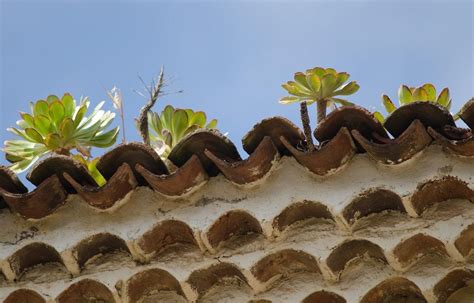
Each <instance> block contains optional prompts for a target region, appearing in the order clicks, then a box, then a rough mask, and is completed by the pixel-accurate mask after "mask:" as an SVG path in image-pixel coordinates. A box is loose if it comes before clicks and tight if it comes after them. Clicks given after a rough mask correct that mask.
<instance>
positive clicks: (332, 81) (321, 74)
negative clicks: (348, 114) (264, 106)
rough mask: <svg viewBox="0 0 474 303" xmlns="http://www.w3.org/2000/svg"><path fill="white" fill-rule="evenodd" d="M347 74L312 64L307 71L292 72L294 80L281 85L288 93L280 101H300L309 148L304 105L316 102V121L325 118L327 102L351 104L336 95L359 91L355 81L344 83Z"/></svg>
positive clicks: (310, 144)
mask: <svg viewBox="0 0 474 303" xmlns="http://www.w3.org/2000/svg"><path fill="white" fill-rule="evenodd" d="M349 77H350V75H349V74H348V73H346V72H337V71H336V70H335V69H333V68H326V69H325V68H322V67H315V68H312V69H308V70H306V72H297V73H295V75H294V81H288V82H287V83H284V84H282V87H283V88H284V89H285V90H286V91H287V92H288V93H289V94H290V96H286V97H283V98H281V99H280V103H281V104H290V103H295V102H299V103H300V106H301V119H302V122H303V128H304V130H305V136H306V141H307V144H308V148H309V149H310V150H312V149H313V148H314V146H313V144H312V137H311V127H310V125H309V116H308V114H307V109H306V106H307V105H310V104H312V103H316V107H317V122H318V124H319V123H320V122H321V121H322V120H323V119H324V118H325V117H326V111H327V108H328V107H329V106H330V105H334V106H335V105H336V104H341V105H353V103H351V102H349V101H347V100H345V99H342V98H339V96H347V95H352V94H354V93H355V92H357V91H358V90H359V85H358V84H357V83H356V82H355V81H351V82H348V83H347V81H348V80H349Z"/></svg>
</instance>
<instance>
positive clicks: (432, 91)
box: [422, 83, 436, 102]
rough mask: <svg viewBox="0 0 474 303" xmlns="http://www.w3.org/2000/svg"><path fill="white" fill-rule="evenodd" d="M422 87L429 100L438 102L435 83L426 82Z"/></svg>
mask: <svg viewBox="0 0 474 303" xmlns="http://www.w3.org/2000/svg"><path fill="white" fill-rule="evenodd" d="M422 87H423V89H424V90H425V92H426V94H427V95H428V101H430V102H436V88H435V87H434V85H433V84H431V83H426V84H423V86H422Z"/></svg>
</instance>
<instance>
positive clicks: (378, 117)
mask: <svg viewBox="0 0 474 303" xmlns="http://www.w3.org/2000/svg"><path fill="white" fill-rule="evenodd" d="M374 117H375V119H377V120H378V121H379V122H380V123H381V124H383V123H384V122H385V118H384V116H383V115H382V114H381V113H380V112H374Z"/></svg>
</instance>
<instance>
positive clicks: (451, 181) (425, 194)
mask: <svg viewBox="0 0 474 303" xmlns="http://www.w3.org/2000/svg"><path fill="white" fill-rule="evenodd" d="M449 199H467V200H470V201H471V202H474V190H472V189H470V188H469V186H468V185H467V183H466V182H465V181H462V180H459V179H457V178H455V177H452V176H446V177H443V178H441V179H435V180H429V181H426V182H424V183H422V184H420V185H418V187H417V189H416V191H415V192H414V193H413V195H412V197H411V203H412V205H413V207H414V208H415V211H416V212H417V214H418V215H421V214H422V213H423V212H424V211H425V210H426V209H427V208H428V207H430V206H431V205H433V204H435V203H439V202H442V201H446V200H449Z"/></svg>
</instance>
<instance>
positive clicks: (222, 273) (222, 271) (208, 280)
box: [186, 262, 249, 298]
mask: <svg viewBox="0 0 474 303" xmlns="http://www.w3.org/2000/svg"><path fill="white" fill-rule="evenodd" d="M224 279H235V280H237V281H240V282H243V283H244V284H246V285H247V286H249V285H248V281H247V278H246V277H245V276H244V274H243V273H242V271H241V270H240V269H239V268H238V267H237V266H235V265H234V264H231V263H225V262H220V263H216V264H213V265H211V266H209V267H207V268H203V269H199V270H196V271H194V272H193V273H191V275H190V276H189V278H188V279H187V280H186V282H187V283H188V284H189V285H190V286H191V288H192V289H194V290H195V291H196V292H197V297H198V298H201V297H203V296H204V295H205V294H206V293H207V292H208V291H209V290H210V289H211V287H212V286H214V285H216V284H217V283H219V282H220V281H222V280H224Z"/></svg>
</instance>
